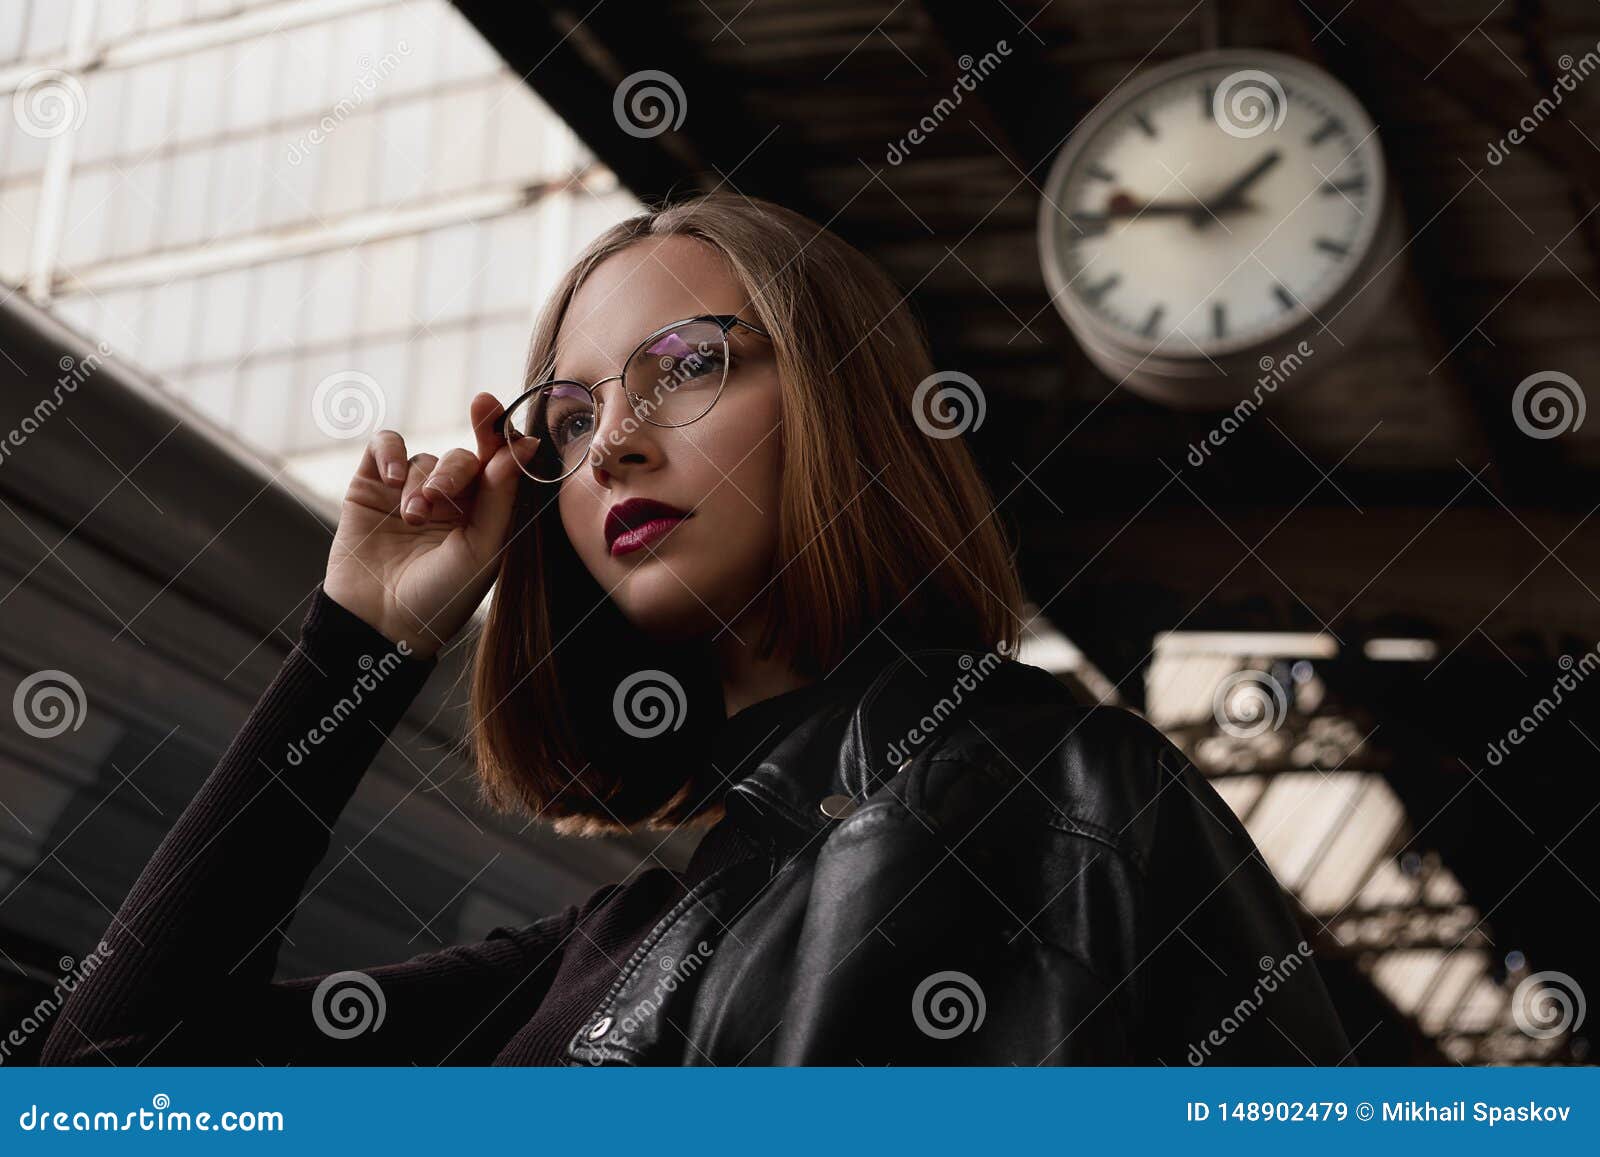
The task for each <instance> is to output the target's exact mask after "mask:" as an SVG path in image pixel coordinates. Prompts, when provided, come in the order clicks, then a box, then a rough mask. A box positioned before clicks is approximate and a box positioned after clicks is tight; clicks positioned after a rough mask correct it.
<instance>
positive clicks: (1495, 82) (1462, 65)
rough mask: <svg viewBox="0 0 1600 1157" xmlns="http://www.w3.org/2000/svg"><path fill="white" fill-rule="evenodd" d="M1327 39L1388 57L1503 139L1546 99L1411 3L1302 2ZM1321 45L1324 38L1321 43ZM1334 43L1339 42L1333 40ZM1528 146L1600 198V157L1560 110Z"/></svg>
mask: <svg viewBox="0 0 1600 1157" xmlns="http://www.w3.org/2000/svg"><path fill="white" fill-rule="evenodd" d="M1301 3H1302V4H1303V5H1304V6H1305V8H1306V9H1308V10H1309V11H1310V12H1311V13H1312V14H1313V15H1315V16H1316V18H1317V19H1318V21H1319V30H1320V29H1322V28H1326V29H1328V30H1329V31H1327V32H1326V33H1324V35H1327V36H1329V37H1337V38H1338V39H1343V36H1344V34H1349V35H1350V36H1351V37H1352V38H1358V39H1359V40H1360V41H1361V43H1362V45H1363V46H1364V47H1371V48H1377V49H1380V50H1383V51H1384V52H1385V53H1386V54H1388V55H1389V56H1390V57H1393V58H1398V59H1399V60H1400V61H1401V62H1403V63H1404V64H1406V65H1408V66H1409V67H1410V68H1413V69H1420V70H1421V73H1422V75H1423V78H1424V81H1425V83H1428V84H1431V85H1435V86H1437V87H1438V88H1439V90H1440V91H1441V92H1444V93H1445V94H1447V95H1448V96H1449V97H1450V98H1451V99H1453V100H1455V101H1456V102H1457V103H1459V104H1461V105H1462V106H1464V107H1465V108H1467V109H1469V110H1471V111H1472V112H1473V113H1474V114H1476V115H1477V116H1478V117H1479V118H1481V119H1482V120H1483V122H1484V123H1485V124H1486V125H1488V126H1489V128H1490V129H1492V130H1493V131H1494V132H1496V133H1504V132H1505V131H1507V130H1508V129H1510V128H1511V127H1512V126H1514V125H1516V124H1518V123H1519V122H1520V121H1521V120H1522V118H1523V117H1525V116H1527V115H1529V114H1530V113H1531V112H1533V111H1534V108H1535V106H1537V105H1538V104H1539V103H1540V101H1542V100H1545V99H1548V97H1549V95H1550V94H1549V93H1548V92H1547V91H1543V90H1541V89H1539V88H1538V87H1537V86H1535V85H1534V84H1533V82H1532V81H1529V80H1527V79H1526V78H1524V77H1522V76H1517V75H1507V74H1506V70H1505V68H1504V67H1503V66H1502V65H1501V64H1499V63H1497V62H1496V59H1495V57H1494V56H1492V55H1490V54H1489V53H1485V52H1482V51H1480V50H1479V49H1478V48H1477V47H1476V46H1474V45H1473V44H1472V43H1470V37H1469V38H1468V39H1467V40H1464V41H1462V42H1461V43H1459V44H1456V46H1455V47H1454V48H1453V49H1452V48H1451V47H1450V46H1451V44H1453V43H1455V40H1456V38H1455V37H1454V36H1453V35H1452V34H1449V33H1446V32H1444V31H1443V30H1442V29H1440V28H1438V27H1437V26H1435V25H1433V24H1431V23H1429V22H1428V21H1427V20H1425V19H1423V18H1422V17H1421V16H1420V15H1419V14H1418V13H1417V11H1416V9H1415V8H1414V7H1413V6H1412V5H1411V4H1410V3H1408V2H1407V0H1348V2H1346V0H1301ZM1319 38H1320V36H1319ZM1336 43H1337V41H1336ZM1548 120H1549V121H1550V122H1552V123H1547V124H1541V125H1540V127H1539V131H1538V132H1535V133H1531V134H1529V136H1528V144H1529V147H1531V148H1532V149H1533V150H1534V151H1536V152H1538V153H1539V154H1540V155H1542V156H1543V157H1545V159H1546V160H1548V161H1549V162H1550V163H1551V164H1552V165H1554V166H1555V167H1556V169H1557V170H1558V171H1560V172H1561V173H1562V174H1563V175H1568V176H1575V177H1578V178H1580V179H1581V180H1582V181H1583V182H1584V183H1585V184H1586V185H1587V186H1588V187H1589V189H1590V191H1591V192H1595V193H1600V150H1596V149H1595V147H1594V145H1593V144H1592V143H1591V142H1590V141H1589V140H1587V139H1586V138H1585V137H1584V135H1583V134H1582V133H1581V132H1579V131H1578V129H1577V128H1576V127H1575V126H1574V125H1573V123H1572V121H1571V120H1570V119H1569V118H1568V116H1567V106H1565V105H1557V106H1555V107H1554V108H1553V109H1552V110H1551V115H1550V116H1549V117H1548Z"/></svg>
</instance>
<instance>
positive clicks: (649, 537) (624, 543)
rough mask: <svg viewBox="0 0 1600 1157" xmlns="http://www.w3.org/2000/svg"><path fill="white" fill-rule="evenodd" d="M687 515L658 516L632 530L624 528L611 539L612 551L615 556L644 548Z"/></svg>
mask: <svg viewBox="0 0 1600 1157" xmlns="http://www.w3.org/2000/svg"><path fill="white" fill-rule="evenodd" d="M687 517H688V516H687V515H676V516H673V517H656V518H652V519H651V520H650V521H649V522H647V523H645V524H644V525H643V526H636V527H634V528H633V529H632V530H624V531H623V532H622V533H621V534H619V535H617V537H616V538H614V539H612V540H611V553H612V555H614V556H615V555H621V554H632V553H633V552H634V551H636V550H643V549H644V548H645V547H647V546H649V545H650V544H651V543H652V542H655V541H656V540H657V539H659V538H661V536H662V535H664V534H666V533H667V532H668V531H670V530H671V529H672V528H673V527H675V526H677V525H678V523H680V522H682V521H684V519H685V518H687Z"/></svg>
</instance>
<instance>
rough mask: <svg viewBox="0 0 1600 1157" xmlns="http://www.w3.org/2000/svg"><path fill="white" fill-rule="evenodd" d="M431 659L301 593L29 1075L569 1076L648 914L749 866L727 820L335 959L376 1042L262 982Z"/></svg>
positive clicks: (776, 727)
mask: <svg viewBox="0 0 1600 1157" xmlns="http://www.w3.org/2000/svg"><path fill="white" fill-rule="evenodd" d="M385 656H388V658H385ZM396 660H398V663H396ZM434 666H435V663H434V660H432V659H426V660H423V659H417V658H402V657H400V656H398V655H397V654H396V653H395V649H394V646H393V644H391V643H390V642H389V641H388V640H387V639H386V638H384V637H383V635H381V634H380V633H379V632H377V631H376V630H374V629H373V628H372V627H371V626H369V625H368V624H367V623H366V622H364V621H363V620H361V619H360V618H358V617H357V616H355V615H354V614H352V613H350V612H349V611H348V610H346V609H345V608H344V607H342V606H340V605H339V604H338V603H336V602H334V601H333V600H332V599H331V598H329V597H328V596H327V595H326V594H325V593H324V592H323V591H322V589H321V588H320V587H319V588H318V589H317V591H316V593H315V594H314V595H313V596H312V600H311V606H310V609H309V611H308V613H307V615H306V618H305V621H304V623H303V624H302V626H301V633H300V642H299V645H298V646H297V647H296V648H295V649H294V650H293V651H291V652H290V654H289V655H288V657H287V658H286V659H285V660H284V663H283V666H282V667H281V668H280V669H279V671H278V673H277V675H276V676H275V678H274V679H273V681H272V683H271V684H270V685H269V686H268V688H267V690H266V691H265V692H264V693H263V694H262V696H261V699H260V700H259V701H258V703H257V704H256V706H255V708H254V710H253V711H252V712H251V713H250V716H249V717H248V719H247V720H246V721H245V724H244V726H243V727H242V728H241V730H240V731H239V733H238V735H237V736H236V737H235V739H234V741H233V743H232V745H231V746H230V747H229V748H228V750H227V752H226V753H225V754H224V755H223V757H222V760H221V761H220V762H219V763H218V764H217V766H216V768H215V769H214V770H213V771H212V773H211V774H210V775H209V776H208V777H207V779H206V781H205V783H204V784H203V785H202V786H201V788H200V790H199V791H198V792H197V794H196V795H195V798H194V799H193V801H191V803H190V804H189V805H188V807H187V808H186V809H185V810H184V812H183V814H182V815H181V816H180V817H179V818H178V820H177V822H176V823H175V824H174V825H173V827H172V830H171V831H170V832H169V833H168V834H167V836H166V837H165V839H163V841H162V842H161V844H160V846H159V847H158V848H157V849H156V851H155V853H154V855H153V856H152V857H151V859H150V862H149V863H148V864H147V865H146V866H145V868H144V870H143V872H141V874H140V875H139V878H138V880H137V881H136V882H135V883H134V885H133V887H132V889H131V890H130V891H129V893H128V895H127V897H126V898H125V899H124V901H123V903H122V905H121V908H120V909H119V910H118V912H117V914H116V916H115V918H114V919H113V920H112V922H111V927H110V928H109V929H108V930H107V932H106V935H105V937H104V942H105V943H106V945H107V947H108V949H109V950H110V951H109V953H108V954H106V955H105V956H104V959H103V962H102V963H101V964H100V965H99V966H98V967H97V968H96V969H95V970H94V971H93V972H92V973H91V974H90V975H88V976H87V977H86V978H85V979H84V980H83V981H82V982H80V984H79V985H78V987H77V989H76V990H75V991H74V992H73V994H72V996H71V997H70V998H69V999H68V1001H67V1003H66V1004H65V1005H64V1006H63V1008H62V1010H61V1012H60V1013H59V1014H58V1015H57V1016H56V1018H55V1020H54V1023H53V1025H52V1028H51V1032H50V1036H49V1039H48V1040H47V1041H46V1043H45V1046H44V1050H43V1054H42V1057H41V1060H42V1063H44V1064H73V1063H82V1064H102V1063H115V1064H118V1065H122V1064H168V1065H172V1064H238V1065H249V1064H254V1063H256V1062H261V1063H264V1064H284V1063H291V1062H292V1063H295V1064H319V1065H329V1064H380V1065H383V1064H392V1065H403V1064H419V1065H422V1064H428V1065H432V1064H480V1065H487V1064H563V1063H569V1062H568V1060H567V1057H566V1044H567V1042H568V1041H569V1040H570V1039H571V1038H572V1036H573V1034H575V1033H576V1032H577V1031H578V1029H579V1028H580V1027H582V1024H583V1021H584V1019H585V1017H586V1016H587V1015H588V1014H589V1012H591V1011H592V1010H593V1008H594V1007H595V1006H596V1005H597V1004H598V1003H599V1002H600V1000H601V999H602V998H603V996H604V994H605V991H606V989H607V988H608V987H609V986H610V984H611V983H612V982H613V981H614V980H615V979H616V977H617V974H618V970H619V968H620V966H622V965H623V964H625V963H626V961H627V959H628V956H629V954H630V953H632V951H633V949H634V948H635V947H636V946H637V945H638V943H639V942H640V941H641V940H642V939H643V938H644V936H645V935H646V933H647V932H648V931H649V930H650V929H651V928H652V927H653V926H654V925H655V923H656V922H657V920H658V919H659V918H660V917H661V916H662V915H664V914H665V912H666V911H667V909H669V908H670V907H671V906H672V905H673V904H675V903H677V902H678V900H679V899H681V898H682V897H683V895H684V894H685V893H686V892H687V891H688V889H689V887H690V886H692V884H693V883H694V882H695V881H696V880H699V879H703V878H704V877H705V876H707V875H709V874H710V873H711V872H713V871H715V870H716V869H717V868H719V867H721V866H724V865H726V864H730V863H733V862H736V861H738V860H741V859H744V858H747V857H749V856H751V855H755V854H758V853H757V851H756V846H755V845H754V844H753V843H752V842H751V841H750V839H749V837H747V836H746V835H744V834H743V833H741V832H739V831H738V830H737V829H736V828H735V827H734V825H733V824H732V823H730V822H729V821H728V820H723V821H721V822H719V823H718V824H717V825H716V826H715V827H714V828H712V829H711V831H710V832H708V833H707V834H706V836H705V837H704V838H703V839H702V841H701V843H700V845H699V846H698V847H697V849H696V851H695V853H694V855H693V857H692V859H691V862H690V864H689V866H688V868H687V870H686V871H684V872H681V873H680V872H674V871H669V870H668V869H666V868H662V867H655V868H650V869H648V870H645V871H643V872H640V873H637V874H635V875H634V876H633V877H632V878H631V879H629V880H628V881H627V882H626V883H623V884H608V885H606V886H605V887H602V888H600V889H599V890H597V891H596V892H594V893H593V894H592V895H591V896H590V897H589V898H588V899H587V900H585V901H584V902H583V903H582V904H575V905H572V906H570V907H568V908H566V909H565V910H563V911H561V912H559V913H557V914H555V915H553V916H549V917H546V918H544V919H542V920H538V921H536V922H534V923H532V924H528V925H526V926H523V927H520V928H513V927H500V928H495V929H493V930H492V931H490V932H489V934H488V937H487V939H485V940H483V941H481V942H479V943H475V944H464V945H459V946H454V947H449V948H444V949H442V950H439V951H435V952H430V953H427V954H424V955H420V956H416V957H414V958H412V959H410V960H406V961H404V962H401V963H394V964H382V965H375V966H370V967H367V966H366V965H367V964H368V962H366V961H351V962H350V965H349V967H350V968H352V969H360V971H362V972H364V973H365V974H366V975H367V976H369V977H370V978H371V980H372V981H375V982H376V983H377V985H378V988H379V990H380V991H381V993H382V1002H383V1009H384V1012H383V1019H382V1022H381V1024H379V1025H378V1026H377V1027H376V1028H374V1029H369V1030H368V1031H364V1032H360V1033H357V1034H356V1035H353V1036H347V1037H346V1036H341V1035H338V1034H340V1033H342V1032H343V1031H344V1030H345V1028H346V1026H347V1025H349V1024H353V1023H354V1022H347V1021H342V1020H341V1019H340V1016H339V1013H338V1011H334V1012H332V1013H328V1012H325V1013H324V1014H323V1015H322V1017H321V1018H320V1023H319V1017H318V1016H316V1015H314V1013H313V1006H314V1000H313V997H314V995H315V994H316V990H317V988H318V986H319V985H320V984H321V983H322V982H323V980H324V979H325V978H324V977H321V976H308V977H299V978H294V979H287V980H274V979H273V973H274V970H275V968H276V964H277V958H278V952H279V947H280V944H281V941H282V937H283V929H284V928H285V927H286V926H287V925H288V924H289V922H290V920H291V919H292V916H293V914H294V911H295V909H296V908H297V907H298V905H299V903H300V902H301V899H302V897H303V896H304V894H305V892H306V888H307V885H308V883H309V881H310V876H311V873H312V872H313V871H314V870H315V868H316V866H317V864H318V863H319V862H320V861H321V860H322V858H323V856H324V855H325V854H326V852H327V850H328V846H329V842H330V836H331V834H332V830H333V825H334V823H335V821H336V820H337V818H338V816H339V814H340V812H341V811H342V810H343V808H344V806H345V805H346V803H347V802H348V801H349V799H350V797H351V795H352V794H353V793H354V791H355V788H356V784H357V783H358V781H359V780H360V778H361V775H362V774H363V772H364V771H365V769H366V768H367V766H368V764H369V763H370V762H371V760H372V758H373V756H374V755H375V754H376V753H377V751H378V749H379V748H380V747H381V746H382V745H383V744H384V743H385V742H386V741H387V736H388V734H389V732H390V730H391V729H392V728H393V727H394V725H395V724H396V722H397V721H398V720H399V719H400V717H401V716H402V715H403V714H404V713H405V711H406V709H407V707H408V706H409V705H410V703H411V701H412V700H413V699H414V698H415V696H416V694H417V692H418V691H419V690H420V689H421V687H422V685H423V683H424V682H425V681H426V680H427V678H428V675H429V674H430V673H431V672H432V670H433V668H434ZM368 684H375V686H372V687H371V689H370V690H367V689H365V688H366V687H367V685H368ZM358 686H360V687H362V688H363V689H362V690H361V691H360V692H359V693H358V694H356V695H353V694H352V692H353V691H354V689H356V688H357V687H358ZM812 690H813V688H811V687H803V688H800V689H799V690H797V691H791V692H788V693H786V694H784V695H779V696H776V697H774V698H771V699H767V700H764V701H762V702H760V703H757V704H754V705H753V706H750V707H748V708H746V709H744V710H742V711H740V712H739V713H737V714H736V715H735V716H734V717H733V718H731V719H730V720H728V722H727V724H726V725H725V727H724V729H723V730H722V731H721V732H720V733H719V734H718V735H717V737H716V740H717V742H716V748H717V750H718V751H719V752H722V751H726V752H730V753H732V759H733V760H734V761H739V760H740V759H741V758H742V757H744V756H745V755H746V754H747V753H749V752H750V751H751V749H752V746H753V745H761V746H763V747H765V746H768V745H769V743H770V742H772V741H775V739H776V736H777V734H778V733H779V732H780V731H781V730H782V728H783V726H784V724H785V721H786V720H791V719H792V717H794V716H796V714H797V713H800V712H803V710H804V709H805V708H807V707H808V706H809V705H811V700H812V699H813V698H814V696H813V695H811V694H810V692H811V691H812ZM351 698H359V700H360V701H359V703H357V704H355V706H354V709H353V711H351V713H350V714H348V715H346V716H345V717H344V718H342V719H340V720H339V721H338V723H337V725H336V726H334V727H327V725H326V722H325V717H326V716H327V713H328V712H329V710H330V706H331V705H332V704H334V703H337V702H339V701H340V700H341V699H344V700H345V701H346V702H348V701H349V700H350V699H351ZM314 729H316V730H317V733H318V739H317V741H316V742H311V741H309V740H308V739H307V736H308V735H309V734H310V733H311V732H312V731H313V730H314ZM764 740H765V741H766V742H763V741H764ZM291 750H295V751H298V752H299V758H298V760H297V761H291V759H289V758H287V757H286V755H287V753H288V752H289V751H291ZM352 991H353V990H352ZM321 1003H322V1006H323V1007H324V1008H325V1009H327V1008H333V1009H335V1010H337V1009H338V1008H339V1007H340V1006H339V1005H338V1004H335V1005H331V1006H330V1005H329V1003H328V1001H327V1000H326V999H325V1000H324V1001H322V1002H321ZM342 1007H343V1009H344V1012H345V1013H346V1014H349V1013H353V1012H354V1011H355V1007H356V1006H355V1004H354V1003H353V1002H352V1003H348V1004H345V1005H343V1006H342ZM328 1027H331V1028H332V1029H333V1030H334V1032H333V1033H332V1034H330V1032H328V1031H326V1029H327V1028H328Z"/></svg>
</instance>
